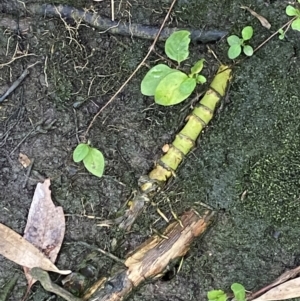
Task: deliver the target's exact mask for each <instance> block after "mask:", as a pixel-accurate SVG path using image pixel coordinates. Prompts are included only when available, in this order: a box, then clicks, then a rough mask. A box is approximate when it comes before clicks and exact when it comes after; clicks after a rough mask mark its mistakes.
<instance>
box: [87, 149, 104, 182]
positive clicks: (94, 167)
mask: <svg viewBox="0 0 300 301" xmlns="http://www.w3.org/2000/svg"><path fill="white" fill-rule="evenodd" d="M83 163H84V166H85V168H86V169H87V170H88V171H89V172H90V173H91V174H93V175H94V176H97V177H99V178H100V177H102V175H103V171H104V164H105V162H104V157H103V155H102V153H101V152H100V151H99V150H97V149H96V148H92V147H90V151H89V153H88V155H87V156H86V157H85V158H84V159H83Z"/></svg>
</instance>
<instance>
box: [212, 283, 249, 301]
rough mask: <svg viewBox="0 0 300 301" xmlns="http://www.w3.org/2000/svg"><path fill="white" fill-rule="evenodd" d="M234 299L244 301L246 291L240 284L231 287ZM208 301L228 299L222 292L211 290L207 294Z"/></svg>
mask: <svg viewBox="0 0 300 301" xmlns="http://www.w3.org/2000/svg"><path fill="white" fill-rule="evenodd" d="M231 290H232V291H233V295H234V299H235V300H236V301H246V290H245V287H244V286H243V285H241V284H240V283H233V284H232V285H231ZM207 298H208V300H209V301H226V300H227V299H228V296H227V294H226V293H225V292H224V291H222V290H212V291H209V292H208V293H207Z"/></svg>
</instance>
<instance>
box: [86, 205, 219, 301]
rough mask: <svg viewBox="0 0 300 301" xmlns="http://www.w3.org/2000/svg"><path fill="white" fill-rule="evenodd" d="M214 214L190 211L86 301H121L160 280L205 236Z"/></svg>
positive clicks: (102, 282) (99, 284) (102, 281)
mask: <svg viewBox="0 0 300 301" xmlns="http://www.w3.org/2000/svg"><path fill="white" fill-rule="evenodd" d="M214 215H215V212H214V211H211V210H207V209H205V210H203V211H202V212H201V213H198V212H196V211H195V210H189V211H187V212H186V213H184V214H183V216H182V217H181V218H180V221H175V222H173V223H171V224H170V225H169V226H168V227H167V228H166V230H165V231H164V232H163V233H162V235H161V236H158V235H154V236H152V237H151V238H149V239H148V240H147V241H146V242H144V243H143V244H142V245H141V246H140V247H139V248H138V249H136V250H135V251H134V252H133V253H131V254H129V256H128V257H127V259H126V261H125V266H126V268H127V269H126V268H125V269H123V270H120V271H119V272H117V273H116V274H114V275H113V276H111V277H110V278H108V279H105V278H104V279H100V280H99V281H98V282H97V283H96V284H94V285H93V286H92V287H91V288H90V289H89V290H88V291H87V293H86V294H85V296H84V297H83V300H87V301H91V300H98V301H104V300H105V301H121V300H124V299H125V298H126V297H127V296H128V295H129V294H130V293H131V292H132V290H133V289H135V288H136V287H137V286H139V285H141V284H142V283H144V282H145V281H149V280H151V279H153V278H155V277H159V276H160V275H161V274H162V273H163V272H164V271H165V269H166V268H167V266H168V264H169V263H171V262H173V261H174V260H176V259H178V258H180V257H182V256H184V255H185V254H186V253H187V252H188V250H189V248H190V245H191V243H192V241H193V240H194V239H195V238H196V237H198V236H200V235H201V234H203V233H204V232H205V231H206V230H207V228H208V226H209V225H210V224H211V222H212V221H213V217H214Z"/></svg>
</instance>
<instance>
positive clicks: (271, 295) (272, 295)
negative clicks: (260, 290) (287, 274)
mask: <svg viewBox="0 0 300 301" xmlns="http://www.w3.org/2000/svg"><path fill="white" fill-rule="evenodd" d="M297 297H300V277H298V278H295V279H292V280H289V281H287V282H285V283H282V284H280V285H278V286H276V287H274V288H272V289H270V290H269V291H268V292H267V293H265V294H263V295H262V296H260V297H258V298H256V299H253V300H252V301H271V300H286V299H292V298H297Z"/></svg>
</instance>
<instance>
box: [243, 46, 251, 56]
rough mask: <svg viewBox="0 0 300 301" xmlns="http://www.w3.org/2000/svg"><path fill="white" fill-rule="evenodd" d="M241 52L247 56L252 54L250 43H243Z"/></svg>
mask: <svg viewBox="0 0 300 301" xmlns="http://www.w3.org/2000/svg"><path fill="white" fill-rule="evenodd" d="M243 52H244V53H245V54H246V55H247V56H251V55H253V48H252V47H251V46H250V45H245V46H244V48H243Z"/></svg>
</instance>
